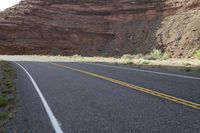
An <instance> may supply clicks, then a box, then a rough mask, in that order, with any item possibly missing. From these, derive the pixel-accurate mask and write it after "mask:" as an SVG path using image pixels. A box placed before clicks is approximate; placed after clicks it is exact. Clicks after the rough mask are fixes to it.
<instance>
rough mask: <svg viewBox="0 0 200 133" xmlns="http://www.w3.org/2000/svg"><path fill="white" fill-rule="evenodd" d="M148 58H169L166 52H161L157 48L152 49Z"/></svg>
mask: <svg viewBox="0 0 200 133" xmlns="http://www.w3.org/2000/svg"><path fill="white" fill-rule="evenodd" d="M148 58H149V60H158V59H159V60H166V59H169V55H168V54H167V53H163V52H162V51H161V50H159V49H153V50H152V51H151V53H150V55H149V57H148Z"/></svg>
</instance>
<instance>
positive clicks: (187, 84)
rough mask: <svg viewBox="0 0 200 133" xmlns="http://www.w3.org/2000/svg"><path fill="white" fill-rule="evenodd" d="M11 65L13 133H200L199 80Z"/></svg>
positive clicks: (116, 69)
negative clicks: (15, 97)
mask: <svg viewBox="0 0 200 133" xmlns="http://www.w3.org/2000/svg"><path fill="white" fill-rule="evenodd" d="M12 64H13V66H14V67H15V69H16V71H17V80H16V83H17V88H18V94H19V95H18V96H19V98H18V99H19V108H18V111H17V113H16V118H15V120H14V121H15V122H14V123H15V124H16V130H17V131H18V132H25V131H30V132H31V133H199V132H200V76H199V75H198V74H191V73H183V72H173V71H165V72H163V71H160V70H142V69H137V68H127V67H126V66H114V65H104V64H94V63H79V62H28V61H26V62H25V61H18V62H15V63H14V62H13V63H12Z"/></svg>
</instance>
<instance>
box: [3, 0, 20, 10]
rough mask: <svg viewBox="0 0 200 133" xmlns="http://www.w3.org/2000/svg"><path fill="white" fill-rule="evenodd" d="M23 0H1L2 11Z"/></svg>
mask: <svg viewBox="0 0 200 133" xmlns="http://www.w3.org/2000/svg"><path fill="white" fill-rule="evenodd" d="M20 1H21V0H0V11H3V10H4V9H6V8H8V7H11V6H13V5H15V4H17V3H19V2H20Z"/></svg>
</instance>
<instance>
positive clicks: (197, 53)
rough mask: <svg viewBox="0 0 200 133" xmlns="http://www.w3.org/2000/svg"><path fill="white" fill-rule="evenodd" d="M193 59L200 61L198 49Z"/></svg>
mask: <svg viewBox="0 0 200 133" xmlns="http://www.w3.org/2000/svg"><path fill="white" fill-rule="evenodd" d="M194 57H195V58H197V59H200V49H199V50H197V51H196V52H195V54H194Z"/></svg>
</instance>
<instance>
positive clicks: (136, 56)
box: [121, 54, 143, 60]
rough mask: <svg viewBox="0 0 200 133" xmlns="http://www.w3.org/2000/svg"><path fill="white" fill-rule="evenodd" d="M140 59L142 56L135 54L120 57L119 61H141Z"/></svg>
mask: <svg viewBox="0 0 200 133" xmlns="http://www.w3.org/2000/svg"><path fill="white" fill-rule="evenodd" d="M141 58H143V55H142V54H136V55H130V54H125V55H123V56H122V57H121V59H128V60H132V59H141Z"/></svg>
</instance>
